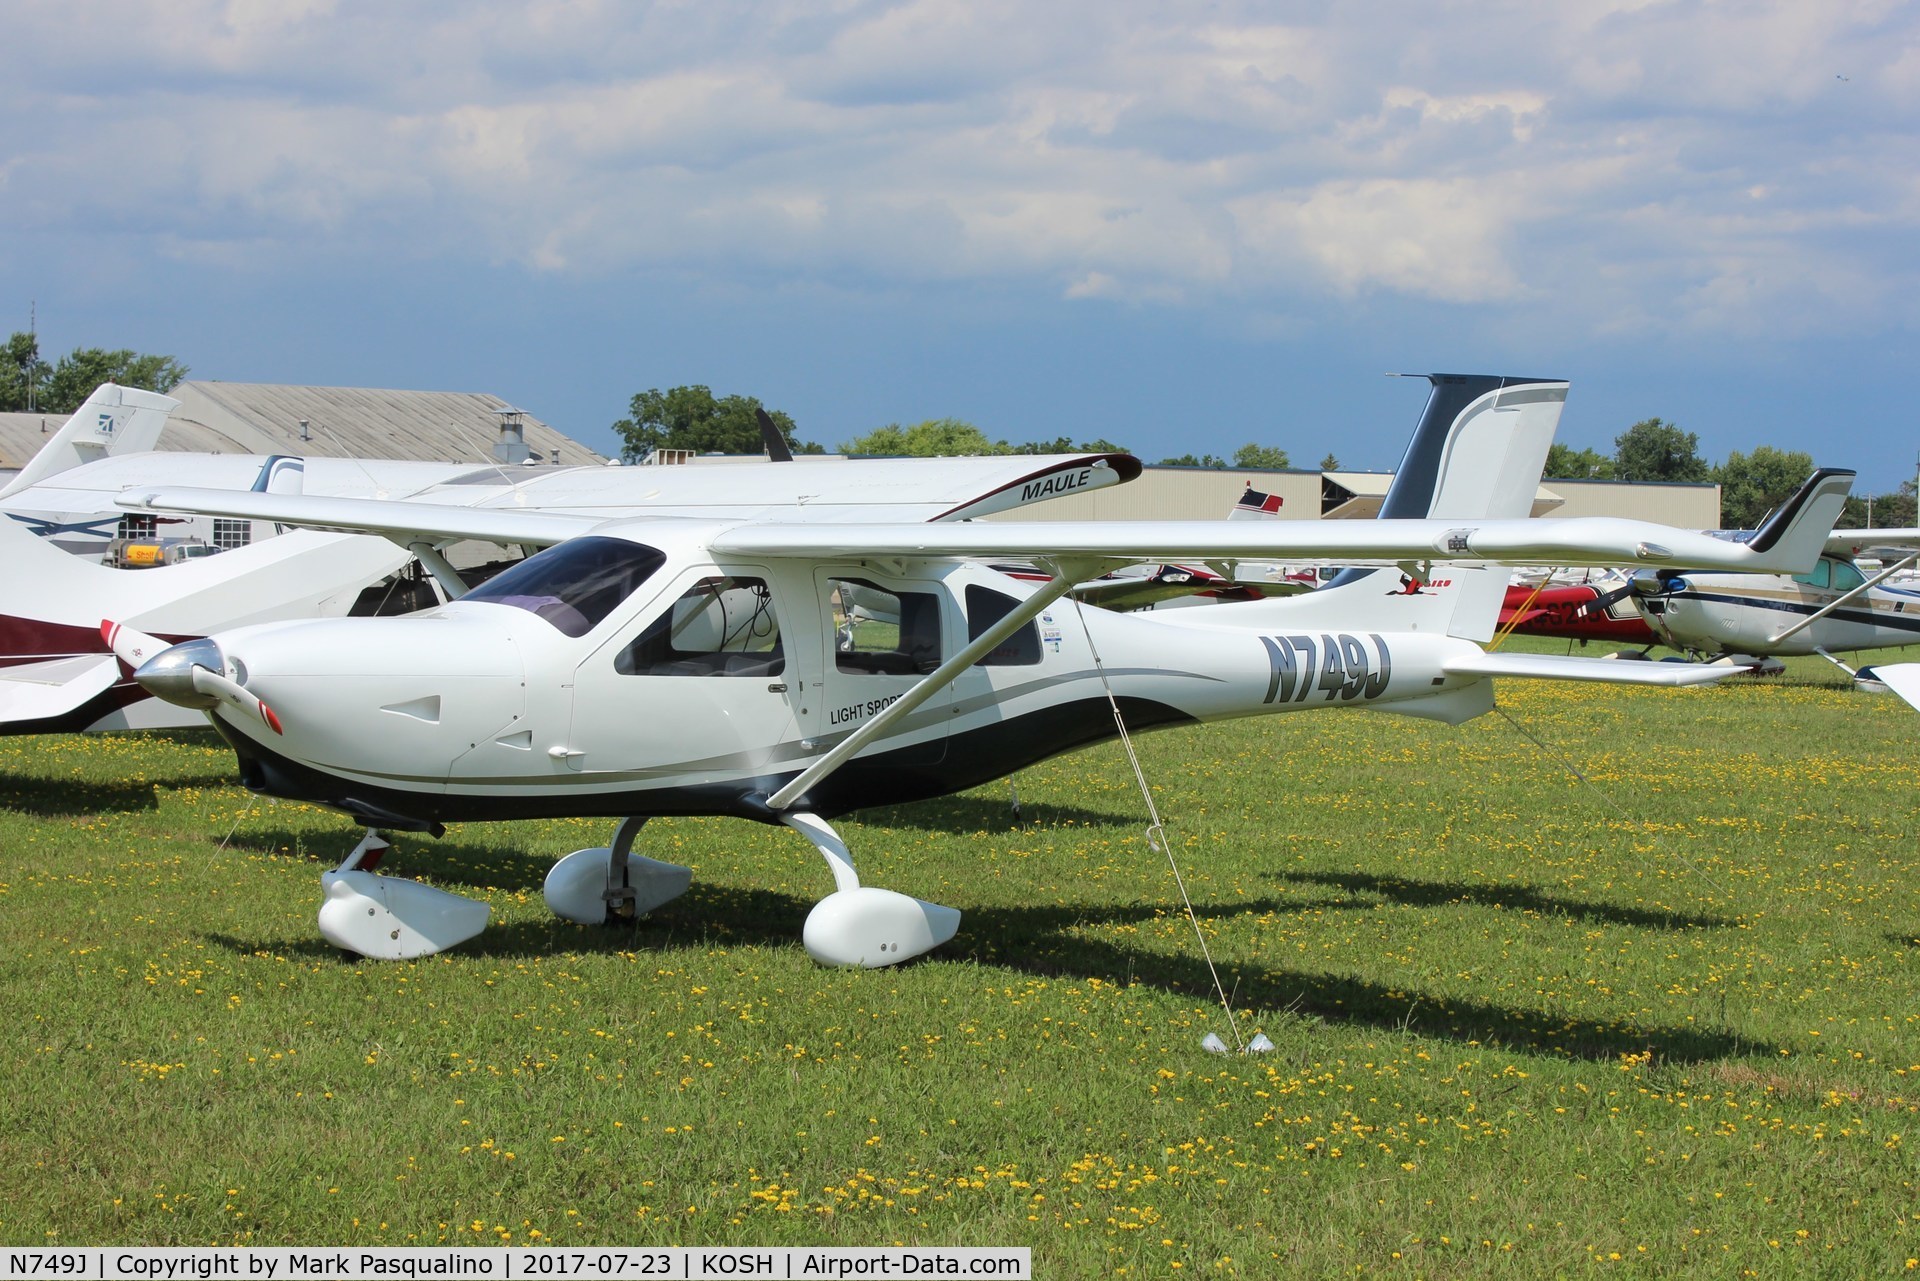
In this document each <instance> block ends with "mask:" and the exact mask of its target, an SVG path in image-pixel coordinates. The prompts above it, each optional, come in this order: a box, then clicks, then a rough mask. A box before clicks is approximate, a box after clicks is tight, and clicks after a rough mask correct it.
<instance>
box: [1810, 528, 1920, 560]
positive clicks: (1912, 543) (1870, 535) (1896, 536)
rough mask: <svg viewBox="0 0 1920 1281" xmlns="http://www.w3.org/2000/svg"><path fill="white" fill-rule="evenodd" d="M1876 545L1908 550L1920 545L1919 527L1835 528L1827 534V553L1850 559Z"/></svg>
mask: <svg viewBox="0 0 1920 1281" xmlns="http://www.w3.org/2000/svg"><path fill="white" fill-rule="evenodd" d="M1876 547H1886V548H1899V549H1901V550H1903V551H1910V550H1912V549H1914V548H1916V547H1920V529H1836V530H1834V531H1833V533H1832V534H1830V535H1828V536H1827V555H1829V556H1845V557H1846V558H1847V559H1848V560H1852V559H1853V558H1854V557H1856V556H1860V555H1863V554H1865V553H1866V552H1868V551H1871V550H1873V549H1874V548H1876Z"/></svg>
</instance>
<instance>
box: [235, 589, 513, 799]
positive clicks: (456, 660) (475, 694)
mask: <svg viewBox="0 0 1920 1281" xmlns="http://www.w3.org/2000/svg"><path fill="white" fill-rule="evenodd" d="M213 639H214V640H215V641H216V642H217V643H218V645H219V648H220V651H221V652H222V653H223V654H224V655H225V656H226V659H227V665H228V671H229V673H230V674H231V675H232V677H233V679H234V680H235V681H237V682H238V683H239V684H240V685H241V686H243V687H244V688H245V689H246V690H247V691H248V692H250V693H252V694H253V695H255V696H256V697H257V698H259V699H260V700H262V701H264V702H265V703H267V704H269V705H271V706H272V708H273V709H274V711H275V712H276V713H277V714H278V719H279V722H280V725H281V726H282V731H283V732H282V733H281V734H280V735H278V736H272V737H271V741H270V742H268V739H267V738H266V737H263V736H262V734H261V732H260V726H259V723H258V721H257V720H249V719H247V718H245V717H241V716H237V715H234V714H231V713H230V712H228V711H226V710H224V709H223V710H219V711H216V713H215V714H216V715H218V716H220V717H221V718H222V720H223V721H224V722H225V723H226V724H227V725H228V726H229V727H230V729H232V730H237V731H239V733H240V734H241V735H242V736H244V737H247V738H252V739H255V740H257V741H260V742H263V743H267V745H268V746H269V747H270V748H271V750H273V751H274V752H276V753H279V754H281V755H283V756H285V757H288V758H290V759H291V760H293V761H296V762H298V763H300V764H302V765H306V766H310V767H313V768H315V769H319V770H322V771H325V772H326V773H329V774H332V775H335V776H337V777H340V778H345V779H349V780H364V781H368V782H374V783H380V784H391V785H398V786H405V787H408V788H411V789H415V790H420V789H427V790H438V789H440V788H444V786H445V782H446V777H447V773H448V769H449V766H450V765H451V763H452V762H453V761H454V760H455V759H456V758H457V757H459V756H460V755H461V754H462V753H464V752H467V751H470V750H471V749H472V747H473V745H474V744H475V743H477V742H482V741H487V740H490V739H493V738H497V737H500V736H503V735H511V734H513V733H515V732H516V730H517V727H520V723H521V722H522V721H523V720H524V718H525V712H526V666H525V663H524V662H523V660H522V657H521V654H520V651H519V648H518V646H517V645H516V644H515V643H514V640H513V638H512V637H511V635H509V634H508V633H507V631H506V630H505V629H502V628H499V627H494V626H488V625H486V620H484V619H482V620H480V621H479V622H477V623H476V621H475V620H473V619H472V618H466V617H458V616H451V615H436V614H428V615H421V616H418V617H411V618H400V619H367V618H339V619H319V620H312V621H306V622H299V623H280V624H269V625H265V626H260V627H249V628H242V629H240V630H237V631H233V632H226V633H222V634H221V635H219V636H217V637H215V638H213ZM242 754H243V756H244V755H245V752H244V751H243V752H242Z"/></svg>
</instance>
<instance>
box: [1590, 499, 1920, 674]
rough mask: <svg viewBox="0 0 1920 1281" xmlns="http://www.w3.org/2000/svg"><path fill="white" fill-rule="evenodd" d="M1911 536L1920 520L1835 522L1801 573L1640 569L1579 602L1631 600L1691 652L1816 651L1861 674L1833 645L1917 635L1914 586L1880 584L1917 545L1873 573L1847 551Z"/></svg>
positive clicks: (1601, 605) (1662, 634)
mask: <svg viewBox="0 0 1920 1281" xmlns="http://www.w3.org/2000/svg"><path fill="white" fill-rule="evenodd" d="M1740 537H1742V538H1744V537H1746V535H1745V534H1744V533H1743V534H1742V535H1740ZM1916 546H1920V529H1843V530H1835V531H1833V533H1832V534H1831V535H1829V536H1828V538H1827V540H1826V546H1825V548H1824V549H1823V553H1822V555H1821V557H1820V559H1819V560H1818V561H1817V562H1815V564H1814V565H1813V566H1812V568H1811V569H1809V570H1808V571H1807V572H1806V573H1802V574H1727V573H1700V572H1680V571H1677V570H1672V569H1642V570H1640V571H1639V572H1637V573H1635V574H1634V575H1633V577H1632V578H1630V579H1629V580H1628V581H1627V582H1626V583H1625V584H1624V585H1622V586H1621V587H1619V588H1616V589H1615V590H1613V591H1611V592H1608V593H1606V594H1605V595H1603V596H1601V597H1599V598H1598V599H1597V600H1595V601H1593V602H1592V603H1590V604H1588V605H1587V606H1586V607H1585V609H1586V612H1589V613H1593V612H1598V611H1600V610H1604V609H1607V608H1609V607H1610V606H1612V605H1614V604H1615V603H1616V602H1618V601H1620V600H1622V599H1625V600H1629V601H1631V602H1632V604H1633V606H1634V608H1635V609H1637V610H1639V612H1640V615H1641V617H1642V618H1644V619H1645V620H1646V622H1647V625H1648V626H1649V627H1650V628H1652V629H1653V633H1654V635H1655V636H1657V637H1658V638H1659V639H1660V640H1661V641H1663V642H1665V643H1666V644H1668V645H1671V646H1673V647H1674V648H1675V649H1678V650H1684V651H1685V652H1686V653H1688V654H1690V655H1693V656H1695V657H1697V658H1704V659H1707V660H1709V661H1722V662H1732V663H1734V664H1736V665H1742V666H1746V665H1751V664H1755V663H1759V662H1761V661H1762V660H1764V659H1768V658H1775V657H1787V656H1791V655H1805V654H1818V655H1819V656H1820V657H1822V658H1824V659H1826V660H1827V661H1828V662H1830V663H1832V664H1833V665H1834V666H1836V667H1838V668H1840V669H1841V670H1842V671H1844V672H1846V673H1847V674H1848V675H1849V676H1856V677H1857V676H1859V675H1860V674H1859V673H1857V672H1855V671H1854V670H1853V669H1852V668H1851V667H1848V666H1847V665H1846V664H1845V663H1843V662H1841V661H1840V660H1839V659H1838V658H1836V657H1834V655H1836V654H1844V653H1848V652H1851V651H1854V650H1862V649H1884V648H1890V647H1894V646H1901V645H1920V591H1914V590H1912V589H1910V588H1903V587H1892V586H1888V585H1886V584H1887V580H1888V579H1890V578H1892V577H1893V576H1894V575H1895V574H1898V573H1900V572H1901V571H1902V570H1905V569H1907V568H1909V567H1911V566H1912V565H1913V563H1914V561H1915V559H1916V556H1915V554H1913V553H1911V552H1908V554H1905V555H1902V556H1899V558H1898V559H1896V560H1894V561H1893V562H1892V563H1890V564H1887V565H1885V566H1884V567H1883V568H1881V569H1879V570H1878V571H1877V572H1875V573H1874V574H1873V575H1872V576H1871V577H1869V576H1868V575H1867V574H1866V573H1864V572H1863V571H1862V570H1861V568H1860V567H1859V566H1858V565H1856V564H1854V563H1853V560H1852V557H1853V556H1855V555H1857V554H1859V553H1860V552H1861V551H1863V550H1865V549H1867V548H1899V549H1903V550H1904V549H1910V548H1914V547H1916ZM1774 668H1775V670H1777V668H1778V664H1775V665H1774Z"/></svg>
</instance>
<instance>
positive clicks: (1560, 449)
mask: <svg viewBox="0 0 1920 1281" xmlns="http://www.w3.org/2000/svg"><path fill="white" fill-rule="evenodd" d="M1546 475H1547V477H1548V478H1549V479H1554V480H1612V479H1613V459H1611V458H1609V457H1607V456H1606V455H1605V454H1603V453H1601V452H1600V451H1599V450H1597V449H1580V450H1576V449H1574V448H1573V447H1572V446H1571V445H1561V444H1554V445H1552V446H1550V447H1549V448H1548V449H1547V469H1546Z"/></svg>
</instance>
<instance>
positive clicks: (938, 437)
mask: <svg viewBox="0 0 1920 1281" xmlns="http://www.w3.org/2000/svg"><path fill="white" fill-rule="evenodd" d="M840 452H841V453H843V454H872V455H877V456H880V457H888V458H892V457H904V458H958V457H973V456H977V455H980V454H1011V453H1013V452H1014V449H1013V446H1011V445H1009V444H1007V442H1006V441H1004V440H988V439H987V434H986V433H985V432H983V431H981V430H980V429H979V428H978V427H975V426H974V425H973V424H972V423H970V422H964V421H962V420H961V419H958V418H929V419H927V420H925V421H924V422H918V423H915V424H914V425H913V426H911V427H902V426H901V425H900V424H899V423H888V424H887V425H886V426H885V427H876V428H875V429H874V430H872V431H870V432H868V433H867V434H866V435H864V436H856V437H855V438H854V439H852V440H849V441H847V442H846V443H845V444H843V445H841V446H840Z"/></svg>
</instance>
